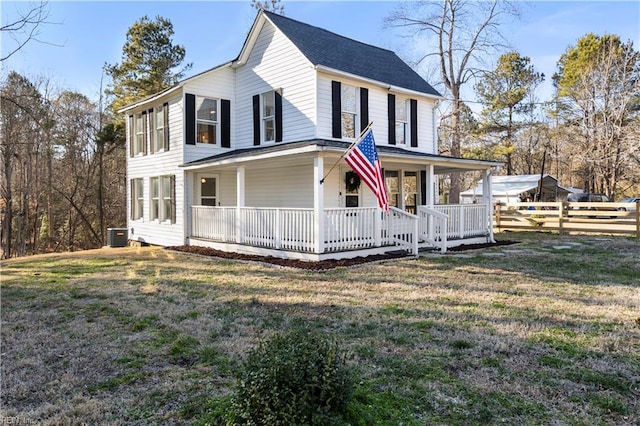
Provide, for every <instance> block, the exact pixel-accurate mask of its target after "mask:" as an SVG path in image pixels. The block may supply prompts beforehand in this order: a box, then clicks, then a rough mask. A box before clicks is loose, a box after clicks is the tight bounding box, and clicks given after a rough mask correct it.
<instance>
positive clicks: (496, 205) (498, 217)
mask: <svg viewBox="0 0 640 426" xmlns="http://www.w3.org/2000/svg"><path fill="white" fill-rule="evenodd" d="M501 207H502V203H499V202H498V203H494V205H493V210H494V211H495V212H496V228H498V232H500V219H501V218H500V211H501V210H502V209H501Z"/></svg>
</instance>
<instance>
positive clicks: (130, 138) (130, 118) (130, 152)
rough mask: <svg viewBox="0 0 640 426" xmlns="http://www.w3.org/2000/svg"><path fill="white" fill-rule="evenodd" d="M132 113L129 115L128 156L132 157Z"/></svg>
mask: <svg viewBox="0 0 640 426" xmlns="http://www.w3.org/2000/svg"><path fill="white" fill-rule="evenodd" d="M133 123H134V121H133V115H130V116H129V157H133V144H134V143H136V141H135V139H136V132H135V130H134V128H133Z"/></svg>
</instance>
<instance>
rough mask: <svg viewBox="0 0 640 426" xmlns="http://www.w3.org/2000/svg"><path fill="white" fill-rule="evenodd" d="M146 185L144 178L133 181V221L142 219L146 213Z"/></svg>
mask: <svg viewBox="0 0 640 426" xmlns="http://www.w3.org/2000/svg"><path fill="white" fill-rule="evenodd" d="M143 191H144V185H143V180H142V178H137V179H131V220H138V219H142V217H143V214H144V211H143V206H144V194H143Z"/></svg>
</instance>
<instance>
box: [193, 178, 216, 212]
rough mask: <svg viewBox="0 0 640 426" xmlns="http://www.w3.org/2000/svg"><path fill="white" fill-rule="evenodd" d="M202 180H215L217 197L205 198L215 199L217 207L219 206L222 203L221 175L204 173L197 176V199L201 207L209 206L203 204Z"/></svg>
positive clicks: (208, 197)
mask: <svg viewBox="0 0 640 426" xmlns="http://www.w3.org/2000/svg"><path fill="white" fill-rule="evenodd" d="M202 179H215V183H216V184H215V192H216V195H215V196H213V197H210V196H206V197H205V198H207V199H211V198H213V199H215V201H216V205H219V203H220V175H219V174H212V173H202V174H198V175H197V181H196V183H197V188H198V190H197V194H196V196H197V199H198V203H199V205H201V206H204V205H207V204H202V197H203V196H202Z"/></svg>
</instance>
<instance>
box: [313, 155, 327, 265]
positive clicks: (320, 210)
mask: <svg viewBox="0 0 640 426" xmlns="http://www.w3.org/2000/svg"><path fill="white" fill-rule="evenodd" d="M323 177H324V159H323V158H322V157H319V156H318V157H315V158H314V159H313V212H314V217H315V226H314V233H313V241H314V243H315V252H316V253H317V254H320V253H322V252H324V219H325V218H324V184H323V183H320V181H321V180H322V178H323Z"/></svg>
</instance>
